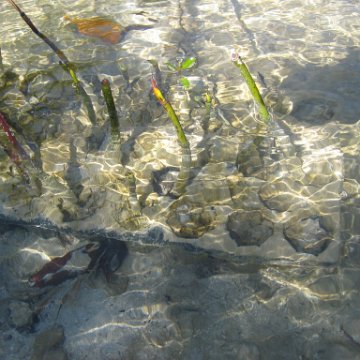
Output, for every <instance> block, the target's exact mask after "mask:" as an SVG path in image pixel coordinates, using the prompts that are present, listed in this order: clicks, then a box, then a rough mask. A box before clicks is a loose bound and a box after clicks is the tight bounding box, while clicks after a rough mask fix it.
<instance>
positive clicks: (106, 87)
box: [101, 79, 119, 135]
mask: <svg viewBox="0 0 360 360" xmlns="http://www.w3.org/2000/svg"><path fill="white" fill-rule="evenodd" d="M101 90H102V93H103V95H104V99H105V103H106V107H107V111H108V113H109V117H110V127H111V133H112V134H113V135H116V134H119V118H118V115H117V111H116V108H115V103H114V98H113V96H112V92H111V87H110V82H109V80H108V79H103V80H102V81H101Z"/></svg>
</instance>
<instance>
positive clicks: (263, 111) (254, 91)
mask: <svg viewBox="0 0 360 360" xmlns="http://www.w3.org/2000/svg"><path fill="white" fill-rule="evenodd" d="M231 60H232V61H233V62H234V64H235V66H236V67H238V68H239V69H240V72H241V75H242V77H243V78H244V80H245V81H246V84H247V86H248V88H249V90H250V92H251V95H252V97H253V99H254V101H255V102H256V104H257V105H258V107H259V114H260V117H261V118H262V120H264V121H265V122H268V121H270V119H271V116H270V114H269V111H268V109H267V107H266V105H265V103H264V100H263V98H262V96H261V94H260V91H259V89H258V87H257V86H256V83H255V81H254V79H253V77H252V76H251V74H250V71H249V69H248V68H247V66H246V64H245V63H244V61H243V60H242V58H241V56H240V55H239V54H238V53H236V52H235V51H234V52H233V54H232V57H231Z"/></svg>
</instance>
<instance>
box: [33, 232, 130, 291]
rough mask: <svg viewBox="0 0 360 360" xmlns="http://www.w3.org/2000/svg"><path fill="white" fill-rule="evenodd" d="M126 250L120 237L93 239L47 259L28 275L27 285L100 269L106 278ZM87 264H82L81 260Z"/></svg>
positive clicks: (54, 282)
mask: <svg viewBox="0 0 360 360" xmlns="http://www.w3.org/2000/svg"><path fill="white" fill-rule="evenodd" d="M127 254H128V249H127V246H126V244H125V243H124V242H123V241H119V240H111V239H104V240H101V241H93V242H90V243H88V244H86V245H84V246H81V247H79V248H77V249H74V250H72V251H69V252H68V253H66V254H65V255H64V256H61V257H56V258H54V259H52V260H51V261H49V262H48V263H46V264H45V265H44V266H43V267H42V268H41V269H40V270H39V271H38V272H36V273H35V274H33V275H31V276H30V278H29V285H30V286H31V287H38V288H42V287H45V286H55V285H59V284H61V283H63V282H64V281H66V280H69V279H72V278H75V277H77V276H78V275H81V274H85V273H89V272H90V271H95V270H97V269H101V270H102V271H103V272H104V274H105V276H106V278H108V277H109V276H110V275H111V274H112V273H113V272H115V271H116V270H117V269H118V268H119V267H120V265H121V264H122V262H123V260H124V259H125V257H126V256H127ZM84 258H85V262H86V263H87V266H80V265H77V263H79V264H83V263H84V261H79V259H81V260H84Z"/></svg>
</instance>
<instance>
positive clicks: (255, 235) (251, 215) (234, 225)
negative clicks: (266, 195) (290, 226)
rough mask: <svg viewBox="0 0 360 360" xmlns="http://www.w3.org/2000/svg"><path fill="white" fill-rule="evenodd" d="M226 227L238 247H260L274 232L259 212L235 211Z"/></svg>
mask: <svg viewBox="0 0 360 360" xmlns="http://www.w3.org/2000/svg"><path fill="white" fill-rule="evenodd" d="M226 227H227V229H228V231H229V233H230V236H231V237H232V238H233V239H234V240H235V241H236V243H237V245H238V246H251V245H256V246H261V245H262V244H263V243H264V242H265V241H266V240H267V239H268V238H269V237H270V236H271V235H272V234H273V232H274V225H273V223H272V222H271V221H269V220H267V219H265V218H264V216H263V215H262V213H261V211H257V210H255V211H248V212H246V211H241V210H240V211H235V212H233V213H232V214H230V215H229V217H228V221H227V224H226Z"/></svg>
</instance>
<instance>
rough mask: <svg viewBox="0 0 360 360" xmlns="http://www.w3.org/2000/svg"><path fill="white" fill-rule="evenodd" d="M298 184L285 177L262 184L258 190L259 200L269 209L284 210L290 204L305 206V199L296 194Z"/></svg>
mask: <svg viewBox="0 0 360 360" xmlns="http://www.w3.org/2000/svg"><path fill="white" fill-rule="evenodd" d="M297 189H298V184H296V183H292V182H291V181H288V180H287V179H282V180H279V181H274V182H272V183H266V184H264V185H263V186H262V187H261V188H260V191H259V197H260V199H261V201H262V202H263V203H264V204H265V205H266V207H268V208H269V209H270V210H276V211H278V212H284V211H287V210H289V208H290V207H291V206H294V205H295V206H297V207H298V206H301V207H305V206H306V199H305V198H303V197H302V196H301V195H300V194H297V193H296V192H294V191H296V190H297Z"/></svg>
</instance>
